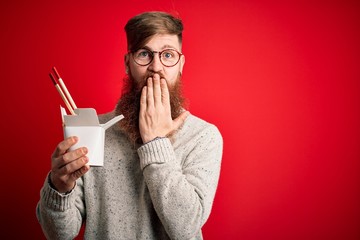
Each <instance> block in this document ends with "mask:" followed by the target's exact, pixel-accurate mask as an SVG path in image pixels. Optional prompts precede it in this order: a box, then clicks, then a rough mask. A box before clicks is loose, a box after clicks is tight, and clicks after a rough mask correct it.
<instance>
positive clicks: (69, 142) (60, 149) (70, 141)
mask: <svg viewBox="0 0 360 240" xmlns="http://www.w3.org/2000/svg"><path fill="white" fill-rule="evenodd" d="M78 140H79V139H78V137H76V136H72V137H68V138H66V139H64V140H63V141H62V142H60V143H59V144H58V145H57V147H56V149H55V150H54V152H53V154H52V157H53V158H57V157H59V156H62V155H63V154H64V153H65V152H66V151H68V150H69V148H70V147H71V146H73V145H75V143H77V142H78Z"/></svg>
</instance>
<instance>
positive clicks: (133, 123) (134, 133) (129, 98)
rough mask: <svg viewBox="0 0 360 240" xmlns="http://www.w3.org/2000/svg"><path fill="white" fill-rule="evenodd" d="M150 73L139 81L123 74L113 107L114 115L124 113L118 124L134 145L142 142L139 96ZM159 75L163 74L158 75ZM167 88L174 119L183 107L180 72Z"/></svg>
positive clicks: (183, 99)
mask: <svg viewBox="0 0 360 240" xmlns="http://www.w3.org/2000/svg"><path fill="white" fill-rule="evenodd" d="M152 75H153V74H150V73H149V74H148V76H146V77H145V79H144V80H143V81H142V82H141V83H138V82H136V81H135V79H134V78H133V77H132V75H131V73H129V75H127V76H125V77H124V86H123V89H122V95H121V98H120V100H119V101H118V103H117V105H116V108H115V113H116V115H120V114H122V115H124V118H123V119H122V120H121V121H120V122H119V126H120V129H121V131H122V132H123V133H124V134H125V135H126V136H127V138H128V140H129V141H130V143H131V144H132V146H134V147H135V146H136V145H138V144H143V141H142V139H141V135H140V130H139V113H140V97H141V91H142V88H143V87H144V86H145V85H146V82H147V81H146V80H147V78H148V77H150V76H152ZM160 77H163V76H162V75H160ZM168 89H169V95H170V107H171V117H172V119H175V118H177V117H178V116H179V115H180V114H181V113H182V111H183V110H184V107H185V106H184V105H185V98H184V97H183V94H182V87H181V74H180V73H179V75H178V77H177V79H176V82H175V83H174V85H171V86H169V85H168Z"/></svg>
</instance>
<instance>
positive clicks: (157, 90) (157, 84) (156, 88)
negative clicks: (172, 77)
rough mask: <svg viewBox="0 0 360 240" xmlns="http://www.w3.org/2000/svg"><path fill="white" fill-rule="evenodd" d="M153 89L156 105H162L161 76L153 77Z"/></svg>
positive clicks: (155, 75)
mask: <svg viewBox="0 0 360 240" xmlns="http://www.w3.org/2000/svg"><path fill="white" fill-rule="evenodd" d="M153 88H154V103H155V106H156V105H158V106H159V105H161V102H162V100H161V87H160V76H159V74H154V77H153Z"/></svg>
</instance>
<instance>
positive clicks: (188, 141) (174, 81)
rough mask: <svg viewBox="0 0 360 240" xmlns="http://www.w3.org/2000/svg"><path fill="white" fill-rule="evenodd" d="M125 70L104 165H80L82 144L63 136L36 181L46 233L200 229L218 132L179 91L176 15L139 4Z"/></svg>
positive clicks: (138, 235) (170, 234)
mask: <svg viewBox="0 0 360 240" xmlns="http://www.w3.org/2000/svg"><path fill="white" fill-rule="evenodd" d="M125 30H126V35H127V41H128V53H127V54H126V55H125V65H126V71H127V74H128V77H127V78H126V79H125V80H126V81H125V85H124V92H123V94H122V97H121V99H120V100H119V102H118V104H117V106H116V109H115V111H113V112H111V113H108V114H104V115H100V116H99V119H100V121H101V122H106V121H107V120H109V119H111V118H113V117H114V116H115V115H118V114H123V115H124V116H125V118H124V119H123V120H121V121H120V123H119V124H118V125H116V126H113V127H112V128H110V129H108V130H107V131H106V137H105V160H104V162H105V164H104V167H92V168H91V169H90V166H88V165H87V162H88V158H87V156H86V153H87V152H88V149H86V148H78V149H76V150H74V151H69V148H70V147H71V146H72V145H74V144H75V143H76V142H77V140H78V138H77V137H75V136H74V137H70V138H67V139H65V140H64V141H62V142H60V143H59V144H58V146H57V147H56V149H55V151H54V153H53V155H52V168H51V171H50V173H49V176H48V177H47V179H46V181H45V184H44V186H43V188H42V189H41V198H40V201H39V204H38V207H37V217H38V219H39V222H40V224H41V226H42V229H43V232H44V234H45V235H46V237H47V238H49V239H73V238H74V237H76V236H77V234H78V233H79V230H80V228H81V225H82V223H83V222H84V223H85V224H86V227H85V238H87V239H202V234H201V227H202V226H203V225H204V223H205V222H206V220H207V218H208V217H209V214H210V211H211V207H212V203H213V199H214V195H215V192H216V188H217V183H218V178H219V172H220V163H221V157H222V137H221V135H220V133H219V131H218V130H217V128H216V127H215V126H214V125H212V124H209V123H207V122H205V121H203V120H201V119H199V118H197V117H195V116H193V115H191V114H190V113H189V112H187V111H185V110H184V108H183V105H184V104H183V103H184V100H183V97H182V96H181V87H180V83H181V73H182V70H183V66H184V63H185V57H184V55H183V54H182V53H181V46H182V30H183V25H182V22H181V20H180V19H177V18H175V17H173V16H171V15H169V14H167V13H163V12H146V13H143V14H140V15H138V16H135V17H134V18H132V19H130V20H129V21H128V23H127V24H126V26H125Z"/></svg>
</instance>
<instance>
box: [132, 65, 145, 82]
mask: <svg viewBox="0 0 360 240" xmlns="http://www.w3.org/2000/svg"><path fill="white" fill-rule="evenodd" d="M130 73H131V75H132V77H133V78H134V80H135V81H136V82H140V81H143V79H144V77H145V76H146V68H144V67H139V66H134V65H130Z"/></svg>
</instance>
